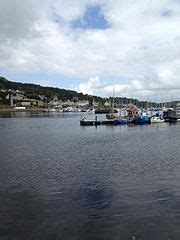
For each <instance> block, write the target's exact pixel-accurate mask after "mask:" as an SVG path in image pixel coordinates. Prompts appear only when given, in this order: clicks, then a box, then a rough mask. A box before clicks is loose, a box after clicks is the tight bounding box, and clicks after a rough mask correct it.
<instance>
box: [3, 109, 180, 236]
mask: <svg viewBox="0 0 180 240" xmlns="http://www.w3.org/2000/svg"><path fill="white" fill-rule="evenodd" d="M80 116H81V114H78V113H60V114H54V113H51V114H43V113H39V114H38V113H34V114H33V113H7V114H2V113H1V115H0V239H1V240H39V239H43V240H55V239H60V240H131V239H134V240H169V239H173V240H179V239H180V228H179V225H180V147H179V146H180V123H176V124H172V125H171V124H168V123H163V124H154V125H144V126H120V125H118V126H111V125H110V126H96V127H95V126H91V127H82V126H80V125H79V119H80Z"/></svg>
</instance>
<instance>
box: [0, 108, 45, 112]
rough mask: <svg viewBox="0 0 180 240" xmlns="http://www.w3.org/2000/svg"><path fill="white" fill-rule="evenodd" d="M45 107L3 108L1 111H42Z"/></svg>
mask: <svg viewBox="0 0 180 240" xmlns="http://www.w3.org/2000/svg"><path fill="white" fill-rule="evenodd" d="M42 110H43V108H26V109H15V108H1V109H0V112H42Z"/></svg>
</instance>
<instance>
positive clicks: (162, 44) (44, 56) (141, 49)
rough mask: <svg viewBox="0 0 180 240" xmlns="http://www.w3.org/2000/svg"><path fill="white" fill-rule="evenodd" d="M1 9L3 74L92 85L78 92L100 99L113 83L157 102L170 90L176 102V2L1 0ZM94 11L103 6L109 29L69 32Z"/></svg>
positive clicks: (179, 73) (179, 77) (179, 39)
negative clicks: (52, 76) (74, 80)
mask: <svg viewBox="0 0 180 240" xmlns="http://www.w3.org/2000/svg"><path fill="white" fill-rule="evenodd" d="M0 4H1V8H0V25H1V31H0V69H2V71H4V70H6V71H9V72H11V73H13V72H14V73H18V74H21V73H37V74H40V73H51V74H53V73H54V74H56V75H57V74H59V75H61V76H62V75H64V76H71V77H72V76H74V78H81V77H83V78H84V79H90V80H88V81H87V82H82V83H81V84H80V85H78V86H74V88H77V89H79V90H80V91H83V92H86V91H88V92H91V91H92V92H95V93H96V94H97V95H103V96H105V95H109V94H110V93H111V92H112V90H111V89H112V86H113V85H116V89H117V90H116V91H117V93H119V94H128V95H139V96H140V97H141V96H143V95H144V96H149V95H152V96H154V97H157V94H160V95H161V96H162V95H164V96H165V95H167V92H168V90H169V92H172V94H173V95H174V97H176V98H178V96H179V94H180V90H179V89H180V70H179V69H180V28H179V22H180V3H179V2H178V1H175V0H171V1H170V0H159V1H158V2H157V1H155V0H151V1H150V0H138V1H132V0H126V1H125V0H117V1H112V0H109V1H105V0H92V1H87V0H78V1H76V3H74V1H73V0H66V1H64V0H44V1H41V0H26V1H21V0H14V1H11V0H6V1H3V0H0ZM89 6H93V7H96V6H98V8H99V10H98V11H100V12H101V16H103V17H104V19H105V21H106V22H107V24H108V26H109V27H108V28H105V29H98V27H97V28H93V29H92V28H90V25H89V28H88V25H86V28H85V29H83V28H73V27H72V22H73V21H76V20H78V19H83V16H84V14H85V13H86V10H87V7H89ZM94 27H95V26H94ZM93 76H99V77H98V78H97V77H95V78H94V77H93ZM104 76H106V77H107V78H108V81H104V80H103V79H104ZM112 76H113V78H112ZM94 79H95V80H94ZM100 79H101V80H100ZM114 79H115V80H114ZM48 81H49V80H48ZM95 85H96V91H95V90H93V89H94V86H95ZM102 86H103V87H102ZM88 88H89V89H88ZM134 92H136V93H137V94H135V93H134ZM169 92H168V93H169Z"/></svg>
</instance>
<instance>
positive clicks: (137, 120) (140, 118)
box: [133, 115, 150, 125]
mask: <svg viewBox="0 0 180 240" xmlns="http://www.w3.org/2000/svg"><path fill="white" fill-rule="evenodd" d="M133 123H134V124H137V125H143V124H148V123H150V117H149V116H141V115H140V116H137V117H136V118H134V119H133Z"/></svg>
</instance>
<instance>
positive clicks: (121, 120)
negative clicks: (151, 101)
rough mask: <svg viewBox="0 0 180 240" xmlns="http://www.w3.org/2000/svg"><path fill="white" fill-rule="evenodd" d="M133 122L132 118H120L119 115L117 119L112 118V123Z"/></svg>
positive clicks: (123, 123)
mask: <svg viewBox="0 0 180 240" xmlns="http://www.w3.org/2000/svg"><path fill="white" fill-rule="evenodd" d="M132 123H133V119H132V118H128V117H127V118H122V117H119V118H118V119H115V120H114V124H115V125H125V124H132Z"/></svg>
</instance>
